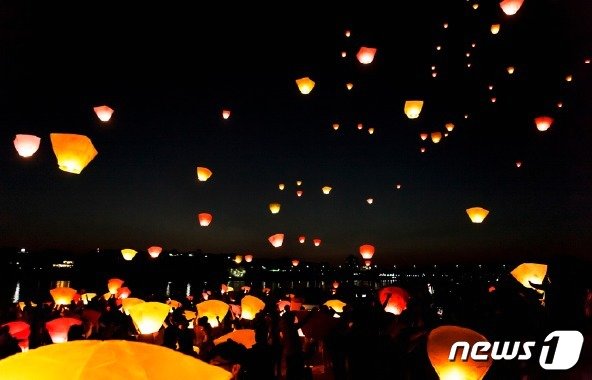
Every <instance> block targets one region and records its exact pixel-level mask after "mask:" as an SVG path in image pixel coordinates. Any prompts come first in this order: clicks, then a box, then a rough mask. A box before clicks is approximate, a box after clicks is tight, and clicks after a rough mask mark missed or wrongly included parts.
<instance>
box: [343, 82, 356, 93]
mask: <svg viewBox="0 0 592 380" xmlns="http://www.w3.org/2000/svg"><path fill="white" fill-rule="evenodd" d="M345 88H347V90H348V91H350V90H351V89H352V88H354V84H353V83H352V82H347V83H346V84H345Z"/></svg>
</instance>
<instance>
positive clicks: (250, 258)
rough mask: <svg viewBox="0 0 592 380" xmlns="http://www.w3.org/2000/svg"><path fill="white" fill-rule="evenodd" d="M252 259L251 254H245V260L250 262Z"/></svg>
mask: <svg viewBox="0 0 592 380" xmlns="http://www.w3.org/2000/svg"><path fill="white" fill-rule="evenodd" d="M251 261H253V255H245V262H247V263H250V262H251Z"/></svg>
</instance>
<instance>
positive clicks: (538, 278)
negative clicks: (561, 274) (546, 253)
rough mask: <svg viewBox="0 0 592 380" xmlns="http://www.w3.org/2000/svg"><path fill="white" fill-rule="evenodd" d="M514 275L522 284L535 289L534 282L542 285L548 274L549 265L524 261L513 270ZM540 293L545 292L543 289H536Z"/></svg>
mask: <svg viewBox="0 0 592 380" xmlns="http://www.w3.org/2000/svg"><path fill="white" fill-rule="evenodd" d="M511 273H512V276H513V277H514V278H515V279H516V281H518V282H519V283H521V284H522V286H524V287H525V288H529V289H535V288H534V287H533V286H532V285H531V283H532V284H535V285H541V284H542V283H543V281H544V279H545V276H546V275H547V265H545V264H534V263H524V264H520V265H518V266H517V267H516V268H514V270H513V271H512V272H511ZM535 290H536V291H537V292H539V293H543V290H541V289H535Z"/></svg>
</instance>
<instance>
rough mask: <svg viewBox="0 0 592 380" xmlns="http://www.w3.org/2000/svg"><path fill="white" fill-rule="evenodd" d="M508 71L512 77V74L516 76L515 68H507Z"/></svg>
mask: <svg viewBox="0 0 592 380" xmlns="http://www.w3.org/2000/svg"><path fill="white" fill-rule="evenodd" d="M506 71H507V72H508V74H510V75H512V74H514V71H515V68H514V66H508V67H507V68H506Z"/></svg>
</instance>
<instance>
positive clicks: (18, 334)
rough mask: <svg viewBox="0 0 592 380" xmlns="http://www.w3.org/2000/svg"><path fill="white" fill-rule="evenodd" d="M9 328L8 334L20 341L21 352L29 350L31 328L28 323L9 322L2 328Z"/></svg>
mask: <svg viewBox="0 0 592 380" xmlns="http://www.w3.org/2000/svg"><path fill="white" fill-rule="evenodd" d="M4 326H8V333H9V334H10V335H11V336H12V337H13V338H14V339H16V340H17V341H18V345H19V347H20V348H21V351H23V352H24V351H28V350H29V336H30V335H31V327H30V326H29V324H28V323H25V322H23V321H14V322H8V323H5V324H3V325H2V327H4Z"/></svg>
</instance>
